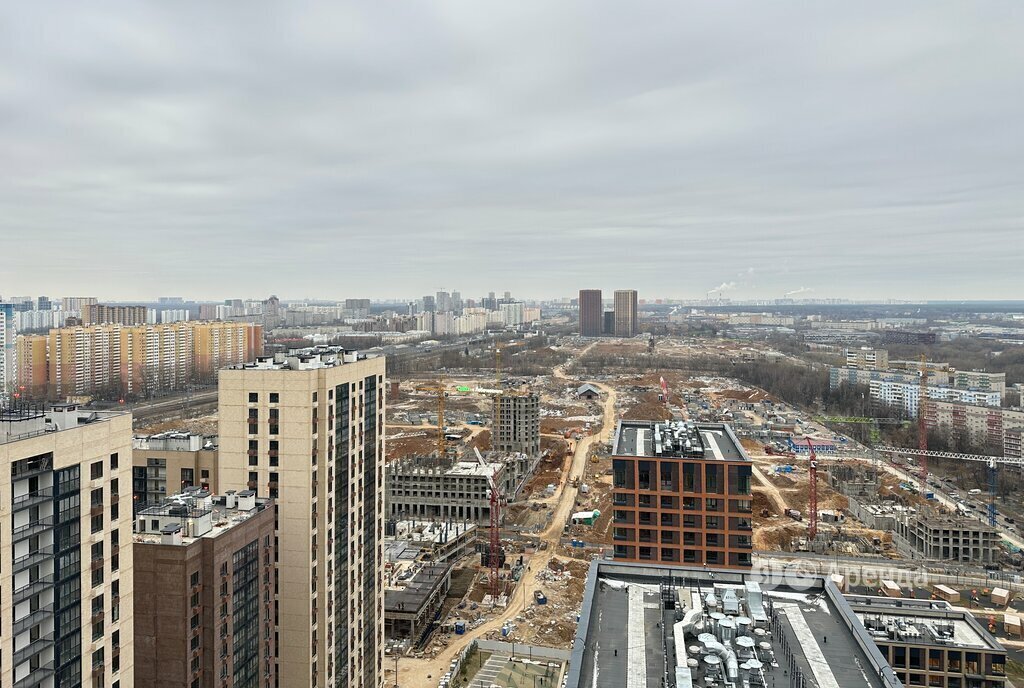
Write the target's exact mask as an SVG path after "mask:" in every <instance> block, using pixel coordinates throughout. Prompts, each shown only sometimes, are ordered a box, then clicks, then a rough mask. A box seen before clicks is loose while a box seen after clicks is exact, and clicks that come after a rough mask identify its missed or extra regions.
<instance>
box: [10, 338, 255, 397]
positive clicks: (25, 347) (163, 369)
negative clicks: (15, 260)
mask: <svg viewBox="0 0 1024 688" xmlns="http://www.w3.org/2000/svg"><path fill="white" fill-rule="evenodd" d="M17 351H18V353H17V356H18V361H19V363H20V362H22V361H24V362H25V363H26V365H24V367H19V373H18V384H19V386H24V387H25V388H26V394H28V395H30V396H33V397H37V398H39V397H44V396H45V397H48V398H51V399H64V398H66V397H69V396H78V395H95V394H105V395H107V396H121V397H128V396H142V397H145V396H148V395H149V394H150V393H152V392H154V391H156V390H174V389H182V388H184V387H185V386H186V385H188V384H195V383H197V382H203V381H213V379H214V376H215V374H216V371H218V370H220V369H221V368H226V367H228V366H231V365H239V364H242V363H248V362H250V361H253V360H255V359H256V357H257V356H260V355H262V353H263V326H262V325H255V324H252V323H242V322H175V323H168V324H163V325H139V326H133V327H125V326H122V325H94V326H91V327H61V328H55V329H52V330H50V332H49V334H48V335H47V336H46V337H42V336H39V337H20V338H19V339H18V342H17ZM44 370H45V374H44V372H43V371H44Z"/></svg>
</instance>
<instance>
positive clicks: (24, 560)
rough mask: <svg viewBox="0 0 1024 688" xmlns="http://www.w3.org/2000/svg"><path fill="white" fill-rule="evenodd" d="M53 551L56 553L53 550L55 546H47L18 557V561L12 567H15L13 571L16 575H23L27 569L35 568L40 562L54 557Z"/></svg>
mask: <svg viewBox="0 0 1024 688" xmlns="http://www.w3.org/2000/svg"><path fill="white" fill-rule="evenodd" d="M53 551H54V550H53V545H47V546H46V547H40V548H39V549H37V550H34V551H32V552H29V553H28V554H25V555H23V556H20V557H18V558H17V559H15V560H14V562H13V564H12V566H13V569H12V570H13V572H14V573H21V572H22V571H24V570H25V569H27V568H29V567H31V566H35V565H36V564H38V563H39V562H41V561H44V560H45V559H49V558H50V557H52V556H53Z"/></svg>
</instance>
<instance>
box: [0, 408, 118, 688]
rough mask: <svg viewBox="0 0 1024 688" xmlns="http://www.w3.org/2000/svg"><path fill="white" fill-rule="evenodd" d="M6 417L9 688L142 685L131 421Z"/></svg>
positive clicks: (1, 608)
mask: <svg viewBox="0 0 1024 688" xmlns="http://www.w3.org/2000/svg"><path fill="white" fill-rule="evenodd" d="M0 414H2V415H0V504H2V505H3V507H2V508H0V570H2V571H3V576H2V578H0V618H2V619H3V633H2V634H0V654H2V656H3V663H2V665H0V685H3V686H10V687H11V688H27V687H28V686H44V687H45V686H58V685H76V686H83V687H85V688H90V687H93V686H96V687H99V686H103V687H107V686H118V685H123V686H131V685H133V679H132V676H133V673H134V670H135V667H134V656H135V653H134V641H133V638H134V627H133V615H132V609H133V607H134V605H133V597H134V596H133V580H132V575H133V568H132V547H131V542H132V540H131V537H132V532H131V516H132V514H131V509H132V505H131V494H130V492H129V489H128V486H129V483H130V481H131V461H130V458H129V457H130V452H131V437H132V418H131V415H129V414H126V413H112V414H101V413H97V412H95V411H91V410H90V411H81V410H79V409H78V408H77V407H76V406H75V405H71V404H67V405H62V406H55V407H54V408H52V409H49V410H42V409H40V408H33V407H28V406H19V407H16V408H10V409H7V410H5V411H2V412H0ZM121 545H124V547H121Z"/></svg>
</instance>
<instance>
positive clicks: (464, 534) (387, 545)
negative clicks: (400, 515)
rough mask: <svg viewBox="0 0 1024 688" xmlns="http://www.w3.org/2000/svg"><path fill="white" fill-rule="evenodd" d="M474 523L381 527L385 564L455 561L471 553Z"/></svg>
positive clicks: (400, 523)
mask: <svg viewBox="0 0 1024 688" xmlns="http://www.w3.org/2000/svg"><path fill="white" fill-rule="evenodd" d="M476 531H477V526H476V524H475V523H469V522H462V521H446V522H444V523H441V522H439V521H393V520H388V521H387V522H386V523H385V524H384V559H385V562H386V563H387V562H390V563H394V562H400V561H416V560H421V561H451V562H454V561H458V560H459V559H461V558H462V557H464V556H466V555H467V554H470V553H471V552H472V551H473V541H474V540H476V534H477V533H476Z"/></svg>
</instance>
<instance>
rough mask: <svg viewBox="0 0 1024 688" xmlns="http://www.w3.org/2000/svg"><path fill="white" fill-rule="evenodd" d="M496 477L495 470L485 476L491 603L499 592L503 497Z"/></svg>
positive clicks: (480, 458) (481, 459)
mask: <svg viewBox="0 0 1024 688" xmlns="http://www.w3.org/2000/svg"><path fill="white" fill-rule="evenodd" d="M473 451H474V452H475V453H476V460H477V463H479V464H480V465H481V466H483V467H484V468H485V469H487V468H490V466H488V465H487V462H486V461H484V457H483V455H482V454H481V453H480V450H479V449H477V448H476V447H473ZM497 477H498V470H497V469H495V470H494V472H493V473H489V474H487V483H488V486H489V487H490V489H491V490H490V491H491V496H490V507H491V542H490V545H489V547H488V550H487V565H488V566H489V567H490V569H491V573H490V579H491V600H492V603H497V601H498V593H499V592H501V588H500V584H499V582H498V577H499V573H500V569H501V532H500V529H501V504H502V501H504V495H502V494H501V489H500V488H499V486H498V482H497V481H496V480H495V478H497Z"/></svg>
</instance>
